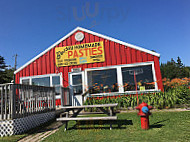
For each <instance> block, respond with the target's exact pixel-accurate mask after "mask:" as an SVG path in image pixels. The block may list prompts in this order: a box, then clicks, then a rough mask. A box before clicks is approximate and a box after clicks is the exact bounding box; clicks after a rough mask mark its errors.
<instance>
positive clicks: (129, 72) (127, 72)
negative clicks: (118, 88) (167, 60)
mask: <svg viewBox="0 0 190 142" xmlns="http://www.w3.org/2000/svg"><path fill="white" fill-rule="evenodd" d="M121 70H122V76H123V86H124V91H135V90H136V88H135V78H136V82H137V90H139V91H144V90H149V89H155V84H154V79H153V73H152V65H145V66H136V67H123V68H121Z"/></svg>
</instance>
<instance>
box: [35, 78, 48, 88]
mask: <svg viewBox="0 0 190 142" xmlns="http://www.w3.org/2000/svg"><path fill="white" fill-rule="evenodd" d="M32 85H39V86H50V78H49V77H42V78H32Z"/></svg>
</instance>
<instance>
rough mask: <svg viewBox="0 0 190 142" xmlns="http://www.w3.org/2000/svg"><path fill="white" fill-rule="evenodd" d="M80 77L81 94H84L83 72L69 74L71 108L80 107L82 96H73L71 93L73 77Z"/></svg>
mask: <svg viewBox="0 0 190 142" xmlns="http://www.w3.org/2000/svg"><path fill="white" fill-rule="evenodd" d="M80 74H81V75H82V94H83V93H84V90H85V87H84V84H85V83H84V81H85V80H84V71H81V72H69V88H70V89H71V100H72V106H80V105H82V94H80V95H74V93H73V86H72V85H73V80H72V76H73V75H80Z"/></svg>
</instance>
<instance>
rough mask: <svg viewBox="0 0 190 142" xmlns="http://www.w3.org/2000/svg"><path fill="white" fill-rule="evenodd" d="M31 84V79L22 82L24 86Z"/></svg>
mask: <svg viewBox="0 0 190 142" xmlns="http://www.w3.org/2000/svg"><path fill="white" fill-rule="evenodd" d="M29 83H30V82H29V79H23V80H22V84H26V85H29Z"/></svg>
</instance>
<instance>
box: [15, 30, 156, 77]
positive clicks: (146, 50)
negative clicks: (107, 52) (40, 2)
mask: <svg viewBox="0 0 190 142" xmlns="http://www.w3.org/2000/svg"><path fill="white" fill-rule="evenodd" d="M78 30H80V31H84V32H86V33H90V34H93V35H96V36H99V37H101V38H104V39H107V40H111V41H113V42H116V43H119V44H122V45H125V46H128V47H130V48H134V49H137V50H140V51H143V52H146V53H149V54H152V55H154V56H158V57H160V54H159V53H156V52H153V51H151V50H148V49H145V48H142V47H140V46H136V45H133V44H129V43H126V42H123V41H120V40H118V39H115V38H112V37H109V36H105V35H102V34H99V33H96V32H93V31H90V30H87V29H85V28H81V27H77V28H75V29H74V30H73V31H71V32H70V33H68V34H67V35H66V36H64V37H63V38H61V39H59V40H58V41H57V42H55V43H54V44H52V45H51V46H50V47H48V48H47V49H46V50H44V51H43V52H41V53H40V54H38V55H37V56H35V57H34V58H33V59H31V60H30V61H28V62H27V63H26V64H24V65H23V66H21V67H20V68H18V69H17V70H16V71H15V72H14V74H16V73H17V72H19V71H20V70H22V69H23V68H24V67H26V66H27V65H29V64H30V63H32V62H33V61H35V60H36V59H38V58H39V57H40V56H42V55H44V54H45V53H46V52H48V51H49V50H51V49H52V48H54V47H55V46H56V45H58V44H59V43H60V42H61V41H63V40H65V39H66V38H68V37H69V36H71V35H72V34H73V33H75V32H76V31H78Z"/></svg>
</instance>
